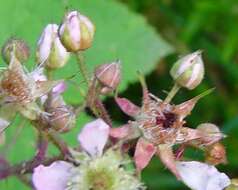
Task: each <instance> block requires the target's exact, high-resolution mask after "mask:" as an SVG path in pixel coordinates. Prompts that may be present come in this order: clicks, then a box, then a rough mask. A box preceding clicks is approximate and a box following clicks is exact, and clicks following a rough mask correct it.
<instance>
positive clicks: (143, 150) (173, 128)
mask: <svg viewBox="0 0 238 190" xmlns="http://www.w3.org/2000/svg"><path fill="white" fill-rule="evenodd" d="M141 82H142V86H143V104H142V107H141V108H139V107H138V106H136V105H134V104H133V103H132V102H130V101H129V100H127V99H125V98H119V97H116V99H115V100H116V102H117V104H118V105H119V107H120V108H121V109H122V110H123V111H124V112H125V113H126V114H127V115H129V116H132V117H133V118H134V121H129V123H128V125H126V126H124V128H114V129H111V132H110V133H111V136H113V137H116V138H124V139H127V140H128V139H131V138H138V137H139V140H138V143H137V145H136V151H135V155H134V158H135V162H136V165H137V169H138V170H139V171H140V170H142V169H143V168H144V167H146V165H147V164H148V163H149V161H150V159H151V157H152V156H153V155H154V154H156V155H158V156H159V157H160V159H161V161H162V162H163V163H164V164H165V165H166V166H167V167H168V168H169V169H170V170H171V171H172V172H173V173H174V174H175V175H176V176H177V178H180V175H179V173H178V171H177V169H176V166H175V156H174V154H173V150H172V147H173V146H174V145H176V144H186V145H189V144H190V143H192V142H193V141H196V142H200V144H203V145H204V141H206V142H207V143H208V144H213V143H215V142H217V141H219V140H220V139H221V138H222V137H223V135H222V133H221V132H220V131H219V133H216V135H208V134H207V133H206V132H204V131H202V130H201V128H198V129H192V128H188V127H184V124H185V123H186V121H185V120H184V119H185V118H186V117H187V116H188V115H189V114H190V112H191V111H192V110H193V108H194V106H195V104H196V103H197V101H198V100H199V99H200V98H201V97H203V96H204V95H206V94H208V93H210V91H211V90H208V91H206V92H204V93H203V94H201V95H198V96H196V97H194V98H192V99H191V100H188V101H186V102H184V103H181V104H179V105H173V104H170V103H168V102H166V101H163V100H161V99H159V98H157V97H155V96H154V95H152V94H149V93H148V90H147V87H146V84H145V81H144V79H143V78H141ZM125 128H129V129H127V130H126V129H125ZM122 131H124V132H125V133H124V136H121V134H120V133H121V132H122ZM218 134H219V138H217V137H218ZM208 144H206V145H208Z"/></svg>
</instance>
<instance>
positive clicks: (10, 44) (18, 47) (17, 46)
mask: <svg viewBox="0 0 238 190" xmlns="http://www.w3.org/2000/svg"><path fill="white" fill-rule="evenodd" d="M13 51H14V54H15V57H16V58H17V59H18V60H19V61H20V62H21V63H23V62H26V60H27V59H28V58H29V57H30V49H29V47H28V45H27V44H26V42H25V41H23V40H21V39H15V38H11V39H9V40H8V41H6V42H5V44H4V45H3V47H2V57H3V59H4V61H5V62H6V63H10V61H11V57H12V52H13Z"/></svg>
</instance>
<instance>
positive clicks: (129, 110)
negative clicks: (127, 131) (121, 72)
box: [115, 97, 140, 117]
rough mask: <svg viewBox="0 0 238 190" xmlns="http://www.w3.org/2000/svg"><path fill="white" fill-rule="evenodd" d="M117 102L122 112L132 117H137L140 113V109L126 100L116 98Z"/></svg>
mask: <svg viewBox="0 0 238 190" xmlns="http://www.w3.org/2000/svg"><path fill="white" fill-rule="evenodd" d="M115 100H116V103H117V104H118V106H119V107H120V108H121V110H122V111H123V112H124V113H125V114H127V115H129V116H131V117H135V116H136V115H137V114H138V113H139V112H140V108H139V107H138V106H136V105H135V104H133V103H132V102H131V101H130V100H128V99H126V98H118V97H115Z"/></svg>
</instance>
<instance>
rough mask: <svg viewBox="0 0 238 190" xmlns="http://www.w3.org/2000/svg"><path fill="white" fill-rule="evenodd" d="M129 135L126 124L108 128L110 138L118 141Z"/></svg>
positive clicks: (128, 126) (128, 128)
mask: <svg viewBox="0 0 238 190" xmlns="http://www.w3.org/2000/svg"><path fill="white" fill-rule="evenodd" d="M129 133H130V125H129V124H126V125H123V126H122V127H117V128H110V136H111V137H114V138H118V139H122V138H125V137H126V136H128V135H129Z"/></svg>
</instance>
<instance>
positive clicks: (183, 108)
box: [174, 88, 214, 120]
mask: <svg viewBox="0 0 238 190" xmlns="http://www.w3.org/2000/svg"><path fill="white" fill-rule="evenodd" d="M213 90H214V89H213V88H212V89H209V90H206V91H205V92H203V93H201V94H199V95H198V96H196V97H194V98H192V99H190V100H188V101H186V102H183V103H182V104H179V105H177V106H175V110H174V112H175V113H177V114H178V115H179V116H180V120H183V119H184V118H185V117H187V116H188V115H189V114H190V113H191V111H192V110H193V108H194V106H195V105H196V103H197V102H198V100H200V99H201V98H203V97H204V96H206V95H208V94H210V93H211V92H212V91H213Z"/></svg>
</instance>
